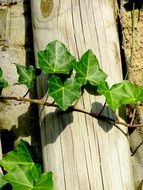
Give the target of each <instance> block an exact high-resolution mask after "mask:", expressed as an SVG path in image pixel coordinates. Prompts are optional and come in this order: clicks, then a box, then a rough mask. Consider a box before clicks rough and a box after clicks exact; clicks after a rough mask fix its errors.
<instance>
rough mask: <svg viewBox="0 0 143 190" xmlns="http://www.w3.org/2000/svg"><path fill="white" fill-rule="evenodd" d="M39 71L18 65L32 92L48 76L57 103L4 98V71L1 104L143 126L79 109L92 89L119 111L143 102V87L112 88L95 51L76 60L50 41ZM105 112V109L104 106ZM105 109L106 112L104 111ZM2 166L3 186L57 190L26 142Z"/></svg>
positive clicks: (50, 93)
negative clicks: (10, 102) (38, 80)
mask: <svg viewBox="0 0 143 190" xmlns="http://www.w3.org/2000/svg"><path fill="white" fill-rule="evenodd" d="M37 58H38V64H39V68H38V69H35V68H34V67H33V66H29V67H24V66H22V65H19V64H16V68H17V73H18V75H19V79H18V82H19V83H20V84H24V85H26V86H27V88H28V91H29V89H30V88H33V86H34V82H35V79H36V77H37V73H38V75H39V74H42V72H44V73H46V74H47V75H48V80H47V81H45V82H46V83H47V93H48V97H49V96H50V97H52V98H53V100H54V101H53V102H49V101H48V100H46V101H44V99H43V98H42V99H40V100H39V99H30V98H27V97H26V95H27V93H26V95H24V96H18V97H16V96H11V97H7V96H3V95H2V92H3V89H4V88H6V87H7V86H8V82H7V81H6V80H5V79H4V77H3V72H2V69H1V68H0V101H3V100H16V101H25V102H31V103H36V104H40V105H45V106H54V107H58V108H60V109H61V110H62V111H79V112H82V113H85V114H88V115H90V116H92V117H95V118H96V119H102V120H106V121H108V122H113V123H114V124H121V125H124V126H126V127H139V126H142V125H143V124H138V125H130V124H127V123H125V122H121V121H119V120H114V119H111V118H108V117H107V116H105V115H102V111H101V112H100V113H92V112H87V111H86V110H82V109H80V108H79V107H77V106H76V103H77V102H78V100H79V99H80V97H81V96H82V94H83V92H84V88H85V87H87V86H89V85H90V87H91V86H92V87H93V88H94V89H96V91H97V92H98V94H99V95H101V96H104V97H105V100H106V104H107V105H108V106H109V107H110V108H111V109H112V110H113V111H116V109H118V108H119V107H120V106H122V105H126V104H131V105H134V104H137V103H139V102H142V101H143V87H142V86H137V85H135V84H133V83H131V82H129V81H127V80H124V81H121V82H120V83H116V84H113V86H111V87H110V86H109V84H108V82H107V78H108V76H107V74H106V73H105V72H104V71H103V70H102V68H101V67H100V63H99V61H98V59H97V57H96V55H95V54H94V52H93V51H92V50H90V49H89V50H87V51H86V52H85V53H84V54H83V55H82V56H81V58H80V59H79V60H76V58H75V57H74V55H72V54H71V53H70V52H69V50H68V49H67V47H66V46H65V45H64V44H63V43H62V42H60V41H58V40H55V41H52V42H50V43H49V44H48V45H47V47H46V49H45V50H41V51H39V52H38V54H37ZM103 109H104V107H103ZM103 109H102V110H103ZM0 165H1V166H2V167H3V168H4V170H5V171H6V172H7V173H6V174H5V175H0V181H1V184H0V187H2V186H3V185H5V184H6V183H7V182H8V183H10V184H11V185H12V188H13V189H14V190H18V189H19V188H20V189H21V190H25V189H26V190H34V189H35V190H40V189H41V190H42V189H45V190H53V180H52V173H51V172H49V173H42V172H41V166H40V165H39V164H38V163H37V162H36V163H35V162H34V160H33V156H32V152H31V148H30V145H29V144H28V143H27V142H25V141H22V140H21V142H20V144H19V145H18V147H17V149H16V150H14V151H12V152H9V153H8V154H7V155H6V156H5V157H4V158H3V159H2V160H1V161H0Z"/></svg>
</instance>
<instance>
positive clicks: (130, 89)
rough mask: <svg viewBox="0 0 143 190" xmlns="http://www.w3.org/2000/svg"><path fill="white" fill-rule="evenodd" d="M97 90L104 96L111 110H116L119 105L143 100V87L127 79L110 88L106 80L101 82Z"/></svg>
mask: <svg viewBox="0 0 143 190" xmlns="http://www.w3.org/2000/svg"><path fill="white" fill-rule="evenodd" d="M98 92H99V93H100V94H103V95H104V96H105V98H106V103H107V104H108V105H109V106H110V108H111V109H112V110H116V109H117V108H119V107H120V106H121V105H125V104H136V103H137V102H139V101H142V100H143V87H139V86H137V85H135V84H132V83H131V82H129V81H123V82H122V83H117V84H114V85H113V86H112V87H111V88H109V86H108V84H107V82H102V83H101V84H100V86H99V87H98Z"/></svg>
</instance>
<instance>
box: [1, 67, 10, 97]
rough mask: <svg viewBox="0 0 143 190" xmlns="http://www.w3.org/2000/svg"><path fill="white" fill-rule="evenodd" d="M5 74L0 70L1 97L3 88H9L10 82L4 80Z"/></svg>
mask: <svg viewBox="0 0 143 190" xmlns="http://www.w3.org/2000/svg"><path fill="white" fill-rule="evenodd" d="M2 75H3V72H2V69H1V68H0V95H1V93H2V90H3V88H6V87H7V86H8V82H7V81H6V80H4V79H3V78H2Z"/></svg>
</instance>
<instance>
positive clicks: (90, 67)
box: [74, 50, 107, 86]
mask: <svg viewBox="0 0 143 190" xmlns="http://www.w3.org/2000/svg"><path fill="white" fill-rule="evenodd" d="M74 69H75V71H76V76H75V77H76V78H77V79H78V80H79V81H80V82H81V83H82V84H83V85H85V84H87V82H89V83H90V84H91V85H95V86H98V85H99V83H100V82H101V81H104V80H106V78H107V75H106V74H105V73H104V72H103V71H102V70H101V69H100V66H99V63H98V60H97V58H96V56H95V55H94V54H93V52H92V51H91V50H88V51H87V52H86V53H85V54H84V55H82V57H81V59H80V61H79V63H77V64H75V65H74Z"/></svg>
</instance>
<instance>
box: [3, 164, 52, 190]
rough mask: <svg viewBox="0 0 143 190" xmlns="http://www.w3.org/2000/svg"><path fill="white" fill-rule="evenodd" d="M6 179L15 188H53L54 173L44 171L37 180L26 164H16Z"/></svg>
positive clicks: (25, 189) (32, 189)
mask: <svg viewBox="0 0 143 190" xmlns="http://www.w3.org/2000/svg"><path fill="white" fill-rule="evenodd" d="M3 179H4V180H6V181H7V182H9V183H10V184H11V185H12V188H13V189H14V190H19V189H20V190H43V189H45V190H53V179H52V173H51V172H49V173H43V174H41V175H40V177H39V179H38V180H37V181H36V182H35V180H34V178H33V177H32V176H31V171H30V169H29V168H27V167H26V166H16V168H15V169H14V170H12V171H11V172H9V173H7V174H6V175H5V176H4V177H3Z"/></svg>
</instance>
